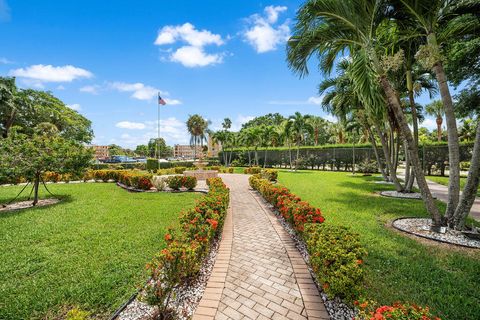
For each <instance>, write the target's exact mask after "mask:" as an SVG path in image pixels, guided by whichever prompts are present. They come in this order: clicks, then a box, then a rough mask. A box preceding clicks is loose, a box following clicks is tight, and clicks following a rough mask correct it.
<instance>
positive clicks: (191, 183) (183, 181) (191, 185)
mask: <svg viewBox="0 0 480 320" xmlns="http://www.w3.org/2000/svg"><path fill="white" fill-rule="evenodd" d="M167 185H168V187H169V188H170V189H173V190H176V191H178V190H180V188H186V189H187V190H193V189H195V187H196V186H197V178H195V177H188V176H171V177H168V178H167Z"/></svg>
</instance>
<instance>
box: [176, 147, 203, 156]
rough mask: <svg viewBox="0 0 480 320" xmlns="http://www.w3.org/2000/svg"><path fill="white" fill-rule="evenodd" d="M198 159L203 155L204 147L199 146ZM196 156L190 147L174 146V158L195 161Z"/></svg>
mask: <svg viewBox="0 0 480 320" xmlns="http://www.w3.org/2000/svg"><path fill="white" fill-rule="evenodd" d="M196 149H197V152H196V155H197V158H198V157H200V155H201V154H202V146H200V145H198V146H197V148H196ZM194 156H195V152H194V148H193V147H192V146H190V145H182V144H176V145H174V146H173V157H174V158H182V159H193V158H194Z"/></svg>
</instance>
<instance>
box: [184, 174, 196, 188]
mask: <svg viewBox="0 0 480 320" xmlns="http://www.w3.org/2000/svg"><path fill="white" fill-rule="evenodd" d="M196 186H197V178H195V177H189V176H185V177H182V187H184V188H186V189H187V190H193V189H195V187H196Z"/></svg>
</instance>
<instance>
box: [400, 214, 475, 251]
mask: <svg viewBox="0 0 480 320" xmlns="http://www.w3.org/2000/svg"><path fill="white" fill-rule="evenodd" d="M431 225H432V219H429V218H398V219H395V220H394V221H393V222H392V226H393V227H394V228H395V229H397V230H400V231H402V232H406V233H408V234H412V235H415V236H417V237H422V238H425V239H430V240H433V241H438V242H443V243H448V244H452V245H456V246H462V247H468V248H477V249H480V241H479V240H473V239H469V238H467V237H466V236H464V235H463V234H462V233H461V232H459V231H455V230H450V229H446V230H445V233H439V232H433V231H430V227H431Z"/></svg>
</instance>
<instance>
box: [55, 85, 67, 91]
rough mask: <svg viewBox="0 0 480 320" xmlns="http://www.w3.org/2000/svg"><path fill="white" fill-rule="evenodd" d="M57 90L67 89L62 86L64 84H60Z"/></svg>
mask: <svg viewBox="0 0 480 320" xmlns="http://www.w3.org/2000/svg"><path fill="white" fill-rule="evenodd" d="M57 90H65V87H64V86H62V85H59V86H58V87H57Z"/></svg>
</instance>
